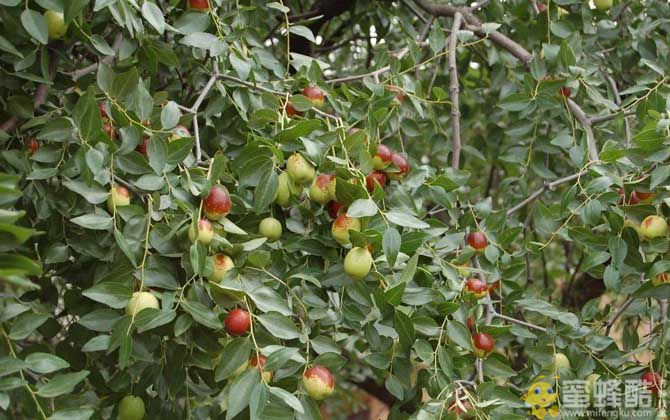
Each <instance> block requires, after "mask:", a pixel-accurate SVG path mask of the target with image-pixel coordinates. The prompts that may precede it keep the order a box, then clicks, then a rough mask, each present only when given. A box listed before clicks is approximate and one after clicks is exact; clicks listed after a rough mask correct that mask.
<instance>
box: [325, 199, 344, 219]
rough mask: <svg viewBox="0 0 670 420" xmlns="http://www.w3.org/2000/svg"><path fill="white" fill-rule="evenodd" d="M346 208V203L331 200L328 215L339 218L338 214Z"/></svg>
mask: <svg viewBox="0 0 670 420" xmlns="http://www.w3.org/2000/svg"><path fill="white" fill-rule="evenodd" d="M346 209H347V208H346V207H345V206H344V204H342V203H340V202H338V201H335V200H333V201H331V202H330V204H328V215H329V216H330V217H332V218H333V219H337V216H339V215H340V213H341V212H342V211H345V210H346Z"/></svg>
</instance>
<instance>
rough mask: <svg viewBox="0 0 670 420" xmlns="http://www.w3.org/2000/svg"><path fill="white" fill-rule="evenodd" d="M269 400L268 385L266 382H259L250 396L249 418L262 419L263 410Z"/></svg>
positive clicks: (253, 419)
mask: <svg viewBox="0 0 670 420" xmlns="http://www.w3.org/2000/svg"><path fill="white" fill-rule="evenodd" d="M268 401H269V395H268V387H267V386H266V385H265V383H264V382H258V383H257V384H256V385H255V386H254V388H253V390H252V391H251V396H250V397H249V418H250V419H251V420H261V419H262V418H263V417H262V416H263V410H264V409H265V407H266V406H267V404H268Z"/></svg>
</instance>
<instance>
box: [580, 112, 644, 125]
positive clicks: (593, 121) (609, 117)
mask: <svg viewBox="0 0 670 420" xmlns="http://www.w3.org/2000/svg"><path fill="white" fill-rule="evenodd" d="M622 113H623V116H624V117H630V116H632V115H635V111H625V112H621V111H619V112H613V113H611V114H607V115H594V116H593V117H591V118H590V119H589V120H590V122H591V124H592V125H595V124H600V123H602V122H605V121H609V120H613V119H615V118H616V117H618V116H619V115H621V114H622Z"/></svg>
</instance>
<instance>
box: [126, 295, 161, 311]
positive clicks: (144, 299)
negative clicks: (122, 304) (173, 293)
mask: <svg viewBox="0 0 670 420" xmlns="http://www.w3.org/2000/svg"><path fill="white" fill-rule="evenodd" d="M147 308H154V309H160V304H159V303H158V299H156V296H154V295H153V294H152V293H151V292H134V293H133V295H132V297H131V298H130V300H129V301H128V304H127V305H126V314H127V315H129V316H136V315H137V314H139V313H140V312H142V310H144V309H147Z"/></svg>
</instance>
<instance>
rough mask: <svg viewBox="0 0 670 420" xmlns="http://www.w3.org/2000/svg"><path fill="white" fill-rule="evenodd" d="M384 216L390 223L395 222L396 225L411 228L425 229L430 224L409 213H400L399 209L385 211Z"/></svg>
mask: <svg viewBox="0 0 670 420" xmlns="http://www.w3.org/2000/svg"><path fill="white" fill-rule="evenodd" d="M386 217H387V218H388V220H389V221H390V222H391V223H395V224H396V225H398V226H403V227H408V228H413V229H426V228H428V227H430V225H429V224H428V223H426V222H424V221H422V220H419V219H417V218H416V217H414V216H412V215H411V214H409V213H402V212H400V211H396V210H393V211H390V212H388V213H386Z"/></svg>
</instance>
